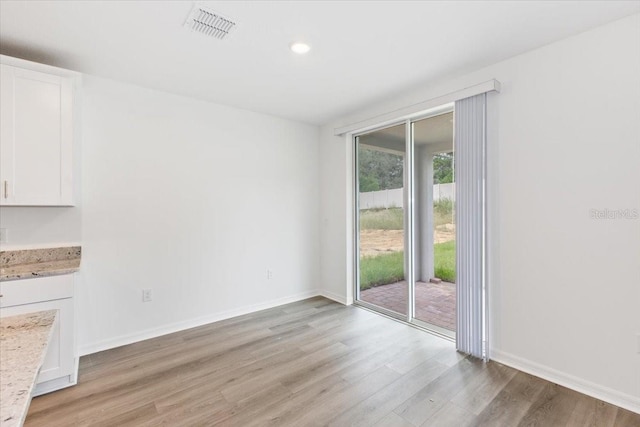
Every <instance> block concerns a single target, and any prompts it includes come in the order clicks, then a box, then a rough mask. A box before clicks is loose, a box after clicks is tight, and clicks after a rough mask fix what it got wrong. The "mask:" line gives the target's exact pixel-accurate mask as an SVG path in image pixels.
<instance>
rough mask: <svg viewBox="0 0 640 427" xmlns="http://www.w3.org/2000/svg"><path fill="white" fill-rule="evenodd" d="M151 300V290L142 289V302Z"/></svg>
mask: <svg viewBox="0 0 640 427" xmlns="http://www.w3.org/2000/svg"><path fill="white" fill-rule="evenodd" d="M152 299H153V295H152V294H151V289H143V290H142V302H149V301H151V300H152Z"/></svg>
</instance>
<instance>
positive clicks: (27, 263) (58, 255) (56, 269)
mask: <svg viewBox="0 0 640 427" xmlns="http://www.w3.org/2000/svg"><path fill="white" fill-rule="evenodd" d="M81 254H82V250H81V248H80V246H65V247H60V248H47V249H22V250H15V251H1V252H0V281H4V280H18V279H29V278H33V277H41V276H56V275H59V274H69V273H74V272H76V271H78V269H79V268H80V257H81Z"/></svg>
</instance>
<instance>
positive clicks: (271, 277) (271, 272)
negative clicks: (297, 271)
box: [267, 270, 273, 280]
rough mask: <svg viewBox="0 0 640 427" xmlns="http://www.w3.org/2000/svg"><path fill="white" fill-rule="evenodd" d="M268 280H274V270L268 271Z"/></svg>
mask: <svg viewBox="0 0 640 427" xmlns="http://www.w3.org/2000/svg"><path fill="white" fill-rule="evenodd" d="M267 279H268V280H271V279H273V270H267Z"/></svg>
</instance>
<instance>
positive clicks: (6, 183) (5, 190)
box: [4, 180, 9, 199]
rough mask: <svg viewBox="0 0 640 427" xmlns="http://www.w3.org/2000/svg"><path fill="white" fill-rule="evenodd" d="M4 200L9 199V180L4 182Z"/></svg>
mask: <svg viewBox="0 0 640 427" xmlns="http://www.w3.org/2000/svg"><path fill="white" fill-rule="evenodd" d="M4 198H5V199H8V198H9V181H7V180H5V181H4Z"/></svg>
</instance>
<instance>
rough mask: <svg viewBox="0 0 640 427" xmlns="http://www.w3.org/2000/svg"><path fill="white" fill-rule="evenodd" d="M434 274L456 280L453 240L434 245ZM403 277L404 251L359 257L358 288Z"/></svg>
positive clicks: (366, 287) (384, 283)
mask: <svg viewBox="0 0 640 427" xmlns="http://www.w3.org/2000/svg"><path fill="white" fill-rule="evenodd" d="M434 251H435V252H434V263H435V268H434V270H435V276H436V277H438V278H440V279H442V280H444V281H446V282H452V283H455V281H456V244H455V241H453V240H452V241H450V242H445V243H438V244H436V245H434ZM403 279H404V252H392V253H389V254H383V255H376V256H366V257H362V258H361V259H360V290H363V291H364V290H365V289H369V288H371V287H374V286H380V285H387V284H389V283H395V282H398V281H400V280H403Z"/></svg>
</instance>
